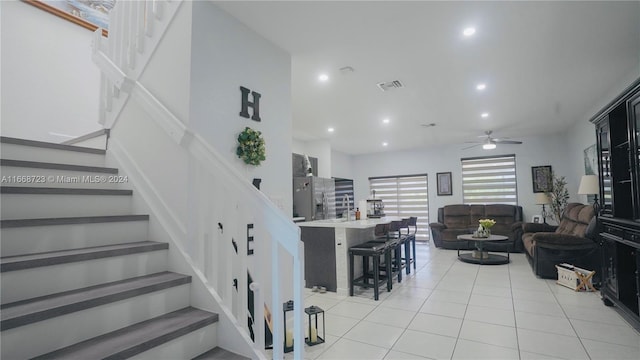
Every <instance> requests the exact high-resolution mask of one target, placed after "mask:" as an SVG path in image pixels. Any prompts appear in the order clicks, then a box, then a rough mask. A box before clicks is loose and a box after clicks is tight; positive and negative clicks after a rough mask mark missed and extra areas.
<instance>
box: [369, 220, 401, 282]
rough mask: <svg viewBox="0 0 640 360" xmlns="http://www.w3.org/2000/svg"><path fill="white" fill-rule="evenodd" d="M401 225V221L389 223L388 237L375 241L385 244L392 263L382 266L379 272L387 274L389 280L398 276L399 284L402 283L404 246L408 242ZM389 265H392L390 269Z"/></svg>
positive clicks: (378, 238)
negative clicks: (401, 230) (402, 232)
mask: <svg viewBox="0 0 640 360" xmlns="http://www.w3.org/2000/svg"><path fill="white" fill-rule="evenodd" d="M401 224H402V222H401V221H392V222H391V223H389V228H388V231H387V235H386V236H384V237H377V238H376V239H374V240H373V241H375V242H384V243H385V244H386V245H387V247H388V249H389V254H387V256H386V257H387V258H389V259H390V261H388V262H385V263H383V264H380V267H379V271H380V272H383V273H385V276H387V277H389V278H393V277H394V276H396V275H397V276H398V282H399V283H400V282H402V268H403V263H402V246H403V245H404V242H405V240H406V239H405V237H404V236H403V235H402V234H401V232H400V226H401ZM388 264H391V268H390V269H389V267H388V266H387V265H388ZM389 270H390V271H389Z"/></svg>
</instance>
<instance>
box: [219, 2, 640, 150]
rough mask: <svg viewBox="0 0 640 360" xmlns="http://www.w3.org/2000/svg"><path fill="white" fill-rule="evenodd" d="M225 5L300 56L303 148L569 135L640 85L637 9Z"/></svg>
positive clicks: (298, 116)
mask: <svg viewBox="0 0 640 360" xmlns="http://www.w3.org/2000/svg"><path fill="white" fill-rule="evenodd" d="M214 2H215V3H216V4H218V5H219V6H220V7H222V8H223V9H224V10H226V11H227V12H229V13H230V14H231V15H233V16H234V17H236V18H237V19H239V20H240V21H241V22H243V23H244V24H245V25H247V26H248V27H249V28H251V29H253V30H254V31H256V32H257V33H259V34H261V35H262V36H264V37H265V38H266V39H268V40H270V41H272V42H273V43H275V44H276V45H277V46H279V47H281V48H282V49H284V50H286V51H287V52H289V53H290V54H291V57H292V97H293V98H292V101H293V133H294V138H296V139H299V140H305V141H307V140H322V139H328V140H329V141H330V143H331V147H332V149H335V150H338V151H342V152H345V153H349V154H362V153H372V152H381V151H393V150H400V149H409V148H417V147H428V146H437V145H441V144H444V143H460V144H461V147H464V146H466V144H463V143H464V142H465V141H469V140H475V139H476V137H477V136H478V135H482V134H483V133H484V131H485V130H489V129H491V130H493V131H494V136H496V137H510V138H512V139H518V138H519V137H524V136H530V135H535V134H542V133H552V132H558V131H563V130H566V129H567V128H568V127H569V126H570V125H572V124H574V123H575V121H577V120H581V121H587V120H588V117H589V116H591V115H593V114H586V112H587V111H589V109H592V108H593V104H594V103H600V102H602V100H603V99H602V98H603V96H606V93H607V92H608V91H611V89H612V87H615V86H618V85H619V84H620V83H621V81H624V80H625V79H624V77H625V76H628V74H631V73H633V72H634V71H635V72H637V73H638V75H639V76H640V1H631V2H426V1H407V2H405V1H351V2H342V1H334V2H327V1H233V2H230V1H214ZM467 26H474V27H475V28H476V30H477V31H476V34H475V35H474V36H473V37H470V38H463V36H462V30H463V29H464V28H465V27H467ZM345 66H351V67H353V68H354V70H355V71H354V72H352V73H348V74H342V73H341V71H340V70H339V69H340V68H342V67H345ZM320 73H326V74H328V75H329V77H330V79H329V81H327V82H326V83H321V82H319V81H318V79H317V77H318V75H319V74H320ZM392 80H400V81H401V82H402V83H403V84H404V86H405V87H404V88H401V89H393V90H391V91H388V92H382V91H381V90H380V89H378V88H377V87H376V84H377V83H379V82H387V81H392ZM631 80H632V79H630V80H629V83H630V82H631ZM479 82H485V83H486V84H487V89H486V90H485V91H484V92H478V91H477V90H476V89H475V86H476V84H477V83H479ZM609 100H611V99H606V102H608V101H609ZM485 111H486V112H488V113H490V116H489V117H488V118H487V119H482V118H481V117H480V114H481V113H482V112H485ZM385 117H387V118H389V119H390V120H391V122H390V123H389V124H388V125H384V124H383V123H382V119H383V118H385ZM428 123H435V124H436V126H435V127H430V128H424V127H421V126H420V124H428ZM328 127H334V128H335V132H334V133H328V132H327V128H328ZM382 142H388V143H389V145H388V146H387V147H382ZM502 146H517V145H502Z"/></svg>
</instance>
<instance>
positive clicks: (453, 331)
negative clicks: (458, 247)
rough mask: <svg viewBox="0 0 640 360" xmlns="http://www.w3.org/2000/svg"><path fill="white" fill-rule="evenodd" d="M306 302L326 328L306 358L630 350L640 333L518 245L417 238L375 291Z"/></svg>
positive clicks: (634, 355)
mask: <svg viewBox="0 0 640 360" xmlns="http://www.w3.org/2000/svg"><path fill="white" fill-rule="evenodd" d="M310 305H316V306H320V307H321V308H322V309H324V310H325V316H326V326H327V328H326V334H327V335H326V343H324V344H321V345H316V346H312V347H309V346H306V347H305V358H307V359H336V360H338V359H349V360H351V359H522V360H528V359H616V360H617V359H640V334H639V333H638V332H637V331H635V330H634V329H633V328H632V327H631V326H630V325H629V324H627V323H626V322H625V321H624V320H623V319H622V318H621V317H620V316H619V315H618V314H617V313H616V312H615V311H614V310H613V309H611V308H608V307H605V306H604V305H603V304H602V302H601V300H600V297H599V294H598V293H576V292H574V291H572V290H571V289H568V288H565V287H561V286H559V285H556V284H555V281H554V280H542V279H538V278H536V277H535V276H534V275H533V273H532V271H531V268H530V267H529V264H528V262H527V259H526V258H525V256H524V254H512V255H511V263H510V264H508V265H494V266H487V265H485V266H479V265H474V264H467V263H463V262H460V261H458V260H457V256H456V251H451V250H441V249H436V248H434V247H433V246H431V245H421V246H420V245H419V246H418V269H417V271H416V272H412V274H411V275H410V276H409V277H408V278H404V279H403V281H402V283H401V284H397V283H394V285H393V290H392V292H391V293H387V292H386V290H385V291H383V292H381V296H380V300H379V301H374V300H373V290H372V289H368V290H366V291H364V290H360V291H357V294H356V296H353V297H348V296H337V295H336V294H335V293H329V292H328V293H325V294H319V293H314V292H311V291H309V290H308V289H307V290H305V307H308V306H310ZM285 358H286V359H292V358H293V354H292V353H289V354H286V357H285Z"/></svg>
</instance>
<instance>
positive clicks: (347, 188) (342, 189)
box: [333, 178, 356, 217]
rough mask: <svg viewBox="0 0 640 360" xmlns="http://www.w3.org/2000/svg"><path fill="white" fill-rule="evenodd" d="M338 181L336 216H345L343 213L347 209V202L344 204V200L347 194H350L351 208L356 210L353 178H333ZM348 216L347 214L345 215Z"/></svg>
mask: <svg viewBox="0 0 640 360" xmlns="http://www.w3.org/2000/svg"><path fill="white" fill-rule="evenodd" d="M333 179H334V180H335V181H336V216H337V217H343V215H342V213H343V212H345V211H347V204H344V206H343V202H342V200H343V199H344V196H345V195H349V208H350V209H351V210H355V209H356V208H355V207H354V201H353V180H351V179H340V178H333ZM344 217H346V215H344Z"/></svg>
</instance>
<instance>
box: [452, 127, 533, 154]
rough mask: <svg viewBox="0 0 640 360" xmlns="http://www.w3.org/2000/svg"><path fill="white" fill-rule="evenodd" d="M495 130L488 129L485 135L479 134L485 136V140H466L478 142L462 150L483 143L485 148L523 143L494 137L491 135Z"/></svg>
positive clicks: (490, 148)
mask: <svg viewBox="0 0 640 360" xmlns="http://www.w3.org/2000/svg"><path fill="white" fill-rule="evenodd" d="M491 134H493V131H491V130H487V131H485V132H484V135H480V136H478V137H479V138H484V139H483V140H476V141H466V142H467V143H476V144H475V145H471V146H468V147H466V148H464V149H462V150H466V149H471V148H472V147H475V146H478V145H480V144H482V148H483V149H485V150H492V149H495V148H496V144H522V141H517V140H507V139H508V138H501V139H499V138H494V137H492V136H491Z"/></svg>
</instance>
